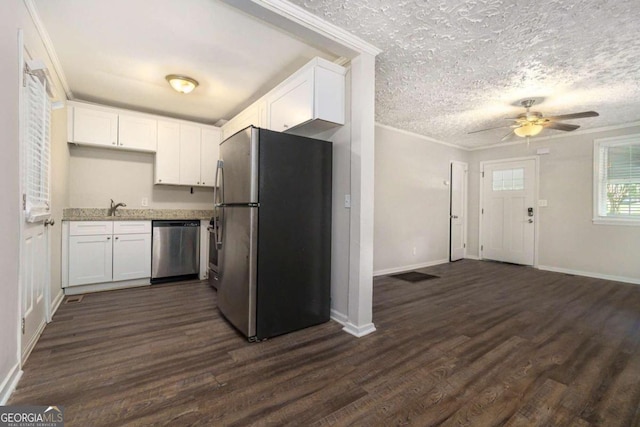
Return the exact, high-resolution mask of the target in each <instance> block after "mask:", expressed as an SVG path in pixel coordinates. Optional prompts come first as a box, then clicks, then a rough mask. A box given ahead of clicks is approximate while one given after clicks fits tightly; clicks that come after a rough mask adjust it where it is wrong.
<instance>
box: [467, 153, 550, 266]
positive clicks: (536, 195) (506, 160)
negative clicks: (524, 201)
mask: <svg viewBox="0 0 640 427" xmlns="http://www.w3.org/2000/svg"><path fill="white" fill-rule="evenodd" d="M525 160H533V161H534V164H535V170H534V172H533V173H534V176H535V179H534V182H533V204H534V208H535V209H536V211H535V212H536V214H535V215H534V216H533V228H534V229H533V267H534V268H538V248H539V246H540V245H539V244H538V241H539V239H538V236H539V233H540V227H539V222H538V217H539V210H540V206H538V204H539V203H538V200H540V194H539V192H540V157H539V156H525V157H509V158H504V159H496V160H485V161H481V162H480V180H479V181H480V185H479V187H480V204H479V205H478V259H484V258H483V256H482V249H481V248H482V246H483V242H482V215H483V214H482V207H483V206H484V197H485V196H484V194H483V192H484V189H483V187H484V186H483V183H484V182H483V180H482V178H483V177H482V174H483V173H484V167H485V165H489V164H498V163H509V162H520V161H525Z"/></svg>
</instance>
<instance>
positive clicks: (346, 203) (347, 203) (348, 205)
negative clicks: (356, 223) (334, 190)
mask: <svg viewBox="0 0 640 427" xmlns="http://www.w3.org/2000/svg"><path fill="white" fill-rule="evenodd" d="M344 207H345V208H347V209H349V208H351V194H345V195H344Z"/></svg>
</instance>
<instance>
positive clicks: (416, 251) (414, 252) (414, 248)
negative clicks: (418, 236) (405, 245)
mask: <svg viewBox="0 0 640 427" xmlns="http://www.w3.org/2000/svg"><path fill="white" fill-rule="evenodd" d="M417 253H418V250H417V249H416V247H415V246H414V247H413V254H414V255H416V254H417Z"/></svg>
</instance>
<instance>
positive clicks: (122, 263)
mask: <svg viewBox="0 0 640 427" xmlns="http://www.w3.org/2000/svg"><path fill="white" fill-rule="evenodd" d="M150 276H151V234H117V235H114V236H113V281H114V282H115V281H118V280H132V279H141V278H143V277H150Z"/></svg>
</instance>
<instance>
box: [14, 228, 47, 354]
mask: <svg viewBox="0 0 640 427" xmlns="http://www.w3.org/2000/svg"><path fill="white" fill-rule="evenodd" d="M23 224H24V225H23V227H22V248H21V251H22V256H21V259H20V270H21V271H20V273H21V276H20V277H21V278H20V286H21V288H22V295H21V297H22V307H21V309H22V311H21V312H22V361H23V362H24V361H25V360H26V358H27V356H29V353H30V352H31V350H32V349H33V346H35V344H36V342H37V340H38V337H39V336H40V333H41V332H42V330H43V328H44V326H45V323H46V317H47V309H48V307H47V298H48V296H47V295H46V292H45V290H46V289H48V288H49V238H48V236H49V233H48V232H47V229H46V227H45V225H44V223H43V222H38V223H27V222H23Z"/></svg>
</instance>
